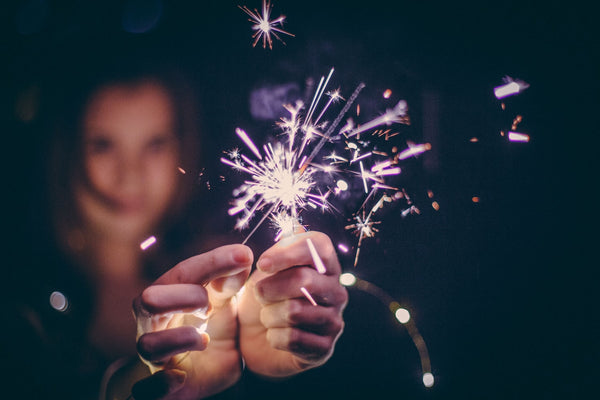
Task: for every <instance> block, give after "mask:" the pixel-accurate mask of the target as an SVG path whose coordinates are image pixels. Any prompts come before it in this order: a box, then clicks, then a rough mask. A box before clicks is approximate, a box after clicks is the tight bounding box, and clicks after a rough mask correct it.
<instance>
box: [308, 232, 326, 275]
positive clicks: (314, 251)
mask: <svg viewBox="0 0 600 400" xmlns="http://www.w3.org/2000/svg"><path fill="white" fill-rule="evenodd" d="M306 244H307V245H308V251H310V256H311V257H312V259H313V263H314V264H315V268H316V269H317V272H318V273H319V274H321V275H323V274H325V273H326V272H327V269H326V268H325V264H323V260H321V257H319V253H317V249H315V245H314V244H313V242H312V240H310V238H307V239H306Z"/></svg>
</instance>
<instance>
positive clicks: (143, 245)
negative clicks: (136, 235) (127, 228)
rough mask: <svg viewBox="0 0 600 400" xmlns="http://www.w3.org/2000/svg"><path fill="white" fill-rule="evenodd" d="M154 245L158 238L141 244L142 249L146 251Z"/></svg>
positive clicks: (149, 239) (151, 237) (152, 237)
mask: <svg viewBox="0 0 600 400" xmlns="http://www.w3.org/2000/svg"><path fill="white" fill-rule="evenodd" d="M154 243H156V237H154V236H150V237H149V238H148V239H146V240H144V241H143V242H142V243H140V249H142V250H146V249H147V248H148V247H150V246H152V245H153V244H154Z"/></svg>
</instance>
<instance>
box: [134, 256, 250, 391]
mask: <svg viewBox="0 0 600 400" xmlns="http://www.w3.org/2000/svg"><path fill="white" fill-rule="evenodd" d="M252 262H253V255H252V251H251V250H250V249H249V248H248V247H246V246H243V245H227V246H222V247H218V248H216V249H214V250H212V251H209V252H207V253H204V254H200V255H197V256H194V257H191V258H189V259H187V260H184V261H182V262H181V263H179V264H177V265H176V266H175V267H173V268H172V269H170V270H169V271H167V272H166V273H165V274H163V275H162V276H161V277H160V278H159V279H157V280H156V281H155V282H154V283H153V284H152V285H151V286H149V287H148V288H146V289H145V290H144V292H143V293H142V294H141V295H140V296H139V297H138V298H137V299H136V300H135V301H134V308H137V309H140V308H142V309H143V310H145V311H147V312H148V313H149V314H150V315H167V316H168V315H169V314H170V313H175V314H182V313H183V314H185V313H191V312H193V311H197V310H199V309H203V308H204V309H208V313H209V320H208V325H207V329H206V332H200V331H199V330H197V329H196V328H195V327H193V326H188V325H185V322H183V323H182V319H181V318H173V319H171V320H170V321H169V322H168V323H167V324H166V326H165V327H164V328H165V329H161V330H158V331H154V332H149V333H145V334H143V335H141V336H140V337H139V339H138V352H139V354H140V356H141V357H142V358H143V359H145V360H146V361H148V362H150V363H151V364H152V365H154V366H158V367H159V368H162V369H161V370H160V371H158V372H156V373H154V374H153V375H151V376H149V377H148V378H145V379H143V380H141V381H139V382H137V383H136V384H135V385H134V387H133V390H132V394H133V397H134V398H135V399H136V400H142V399H158V398H160V399H169V400H175V399H178V400H179V399H198V398H203V397H206V396H210V395H213V394H215V393H218V392H221V391H222V390H225V389H226V388H228V387H230V386H231V385H233V384H234V383H235V382H236V381H237V380H238V379H239V377H240V375H241V355H240V352H239V347H238V336H237V335H238V322H237V319H236V309H235V305H234V304H233V303H232V301H231V298H232V297H233V296H234V295H235V294H236V293H237V292H238V291H239V290H240V288H241V287H242V286H243V285H244V283H245V282H246V280H247V278H248V275H249V274H250V269H251V267H252ZM174 321H178V322H177V323H175V322H174ZM188 352H189V353H188Z"/></svg>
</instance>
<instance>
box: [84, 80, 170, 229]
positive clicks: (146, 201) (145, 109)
mask: <svg viewBox="0 0 600 400" xmlns="http://www.w3.org/2000/svg"><path fill="white" fill-rule="evenodd" d="M83 145H84V166H85V182H83V183H82V184H81V185H79V187H78V188H77V193H76V195H77V202H78V205H79V208H80V211H81V212H82V215H83V218H84V223H85V226H86V227H87V228H90V229H93V230H96V231H100V232H102V233H104V234H109V235H112V237H119V238H130V239H133V240H139V239H141V238H142V237H143V236H144V235H148V234H149V233H150V231H151V230H152V229H153V228H154V227H155V225H156V224H157V222H159V221H160V219H161V217H162V216H163V215H164V213H165V212H166V211H167V209H168V207H169V205H170V204H171V203H172V200H173V197H174V194H175V192H176V188H177V174H178V172H177V171H178V169H177V167H178V162H179V151H178V140H177V137H176V134H175V124H174V113H173V110H172V104H171V101H170V99H169V96H168V94H167V93H166V91H165V90H164V89H163V88H162V87H161V86H160V85H158V84H154V83H149V82H148V83H141V84H137V85H133V86H127V85H115V86H107V87H105V88H102V89H100V90H99V91H98V92H96V94H95V95H94V96H93V98H92V99H91V101H90V103H89V104H88V106H87V108H86V112H85V115H84V119H83Z"/></svg>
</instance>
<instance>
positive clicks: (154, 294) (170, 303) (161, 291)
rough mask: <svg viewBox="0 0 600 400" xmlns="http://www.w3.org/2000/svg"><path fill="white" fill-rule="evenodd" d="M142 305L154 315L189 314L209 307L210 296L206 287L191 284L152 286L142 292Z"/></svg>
mask: <svg viewBox="0 0 600 400" xmlns="http://www.w3.org/2000/svg"><path fill="white" fill-rule="evenodd" d="M141 305H142V306H143V307H144V308H145V309H146V310H147V311H149V312H150V313H152V314H159V313H165V312H170V311H183V312H189V311H193V310H197V309H199V308H204V307H208V294H207V293H206V289H204V287H202V286H200V285H195V284H191V283H181V284H174V285H152V286H149V287H148V288H146V289H145V290H144V291H143V292H142V295H141Z"/></svg>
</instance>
